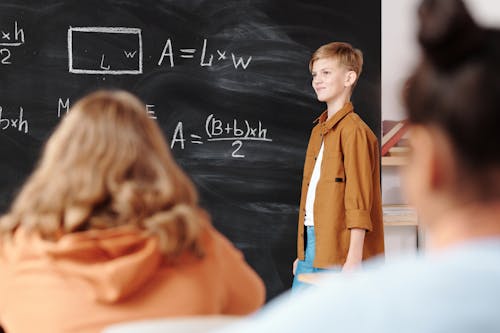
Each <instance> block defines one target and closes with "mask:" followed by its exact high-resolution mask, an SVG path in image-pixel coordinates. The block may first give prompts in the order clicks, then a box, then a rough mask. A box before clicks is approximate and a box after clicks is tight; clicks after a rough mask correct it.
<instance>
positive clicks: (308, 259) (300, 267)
mask: <svg viewBox="0 0 500 333" xmlns="http://www.w3.org/2000/svg"><path fill="white" fill-rule="evenodd" d="M304 228H305V229H306V233H307V243H306V244H305V245H306V253H305V258H304V260H299V261H298V262H297V269H296V270H295V276H294V277H293V283H292V292H295V291H299V290H301V289H304V288H307V287H309V285H308V284H307V283H303V282H300V281H299V279H298V276H299V274H303V273H317V272H322V271H328V270H329V269H326V268H316V267H313V262H314V257H315V255H316V236H315V235H314V227H306V226H304Z"/></svg>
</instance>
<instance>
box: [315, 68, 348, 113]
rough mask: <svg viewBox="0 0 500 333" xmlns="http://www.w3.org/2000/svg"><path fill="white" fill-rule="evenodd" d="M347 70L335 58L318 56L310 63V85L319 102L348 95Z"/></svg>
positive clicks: (331, 100) (330, 100)
mask: <svg viewBox="0 0 500 333" xmlns="http://www.w3.org/2000/svg"><path fill="white" fill-rule="evenodd" d="M348 73H349V71H348V70H347V68H345V67H344V66H341V65H340V64H339V63H338V60H337V59H336V58H320V59H318V60H316V61H315V62H314V63H313V65H312V71H311V74H312V87H313V88H314V91H315V92H316V96H317V97H318V100H319V101H320V102H326V103H328V102H333V101H335V100H337V99H338V98H340V97H345V96H349V95H350V89H351V84H349V83H348V81H349V78H348Z"/></svg>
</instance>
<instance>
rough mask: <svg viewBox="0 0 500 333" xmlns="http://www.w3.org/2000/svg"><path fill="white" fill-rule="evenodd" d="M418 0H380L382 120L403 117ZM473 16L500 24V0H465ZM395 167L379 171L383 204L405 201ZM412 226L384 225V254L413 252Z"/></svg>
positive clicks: (413, 57)
mask: <svg viewBox="0 0 500 333" xmlns="http://www.w3.org/2000/svg"><path fill="white" fill-rule="evenodd" d="M419 3H420V0H382V120H388V119H390V120H400V119H403V118H404V117H405V115H404V111H403V108H402V105H401V100H400V95H399V94H400V87H401V84H402V83H403V82H404V80H405V77H406V76H407V75H408V73H409V72H410V71H411V70H412V67H413V66H414V65H415V64H416V62H417V61H418V56H419V49H418V45H417V43H416V39H415V34H416V29H417V20H416V18H417V17H416V9H417V6H418V4H419ZM465 3H466V5H467V6H468V8H469V10H470V11H471V12H472V14H473V16H474V17H475V18H476V20H478V21H479V22H481V24H484V25H490V26H497V27H498V26H500V1H492V0H465ZM400 187H401V182H400V176H399V172H398V169H397V168H395V167H384V168H383V170H382V200H383V203H384V204H399V203H404V202H405V201H406V200H405V198H404V196H403V194H402V193H401V190H400ZM415 243H416V233H415V229H414V228H411V227H397V228H394V227H393V228H386V247H387V256H388V258H392V257H394V256H395V255H397V254H399V253H412V252H413V253H414V252H415Z"/></svg>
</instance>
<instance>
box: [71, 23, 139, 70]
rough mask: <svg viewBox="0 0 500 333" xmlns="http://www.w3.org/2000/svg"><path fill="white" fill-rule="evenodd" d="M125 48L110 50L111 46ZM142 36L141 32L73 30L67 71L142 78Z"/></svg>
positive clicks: (137, 30) (120, 29) (130, 29)
mask: <svg viewBox="0 0 500 333" xmlns="http://www.w3.org/2000/svg"><path fill="white" fill-rule="evenodd" d="M117 41H119V42H118V43H117ZM117 44H118V45H126V48H123V46H121V47H120V46H117V47H115V48H110V45H117ZM142 68H143V50H142V34H141V29H138V28H124V27H70V28H69V29H68V69H69V72H70V73H75V74H110V75H123V74H142V70H143V69H142Z"/></svg>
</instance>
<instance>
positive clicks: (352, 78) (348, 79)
mask: <svg viewBox="0 0 500 333" xmlns="http://www.w3.org/2000/svg"><path fill="white" fill-rule="evenodd" d="M357 78H358V75H357V74H356V72H355V71H348V72H347V73H346V74H345V81H344V86H345V87H352V85H353V84H354V82H356V79H357Z"/></svg>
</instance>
